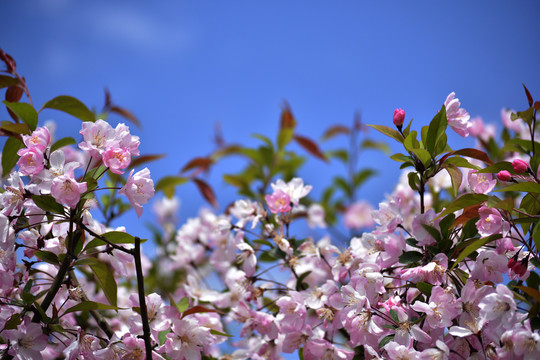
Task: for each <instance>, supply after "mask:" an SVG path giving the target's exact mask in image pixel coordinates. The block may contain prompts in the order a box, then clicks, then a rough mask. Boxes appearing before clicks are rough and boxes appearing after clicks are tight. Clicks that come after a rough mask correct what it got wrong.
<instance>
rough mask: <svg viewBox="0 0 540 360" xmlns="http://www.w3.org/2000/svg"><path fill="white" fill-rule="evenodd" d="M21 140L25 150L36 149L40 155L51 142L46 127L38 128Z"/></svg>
mask: <svg viewBox="0 0 540 360" xmlns="http://www.w3.org/2000/svg"><path fill="white" fill-rule="evenodd" d="M22 138H23V142H24V145H26V147H27V148H36V149H37V150H39V151H40V152H42V153H43V152H44V151H45V149H46V148H47V146H49V143H50V141H51V135H50V133H49V129H47V128H46V127H38V128H37V129H36V130H34V131H33V132H32V134H31V135H23V136H22Z"/></svg>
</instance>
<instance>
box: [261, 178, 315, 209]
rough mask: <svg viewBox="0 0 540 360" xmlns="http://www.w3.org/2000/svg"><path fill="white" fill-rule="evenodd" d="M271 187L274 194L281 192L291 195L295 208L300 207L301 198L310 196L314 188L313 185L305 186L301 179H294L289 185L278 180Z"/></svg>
mask: <svg viewBox="0 0 540 360" xmlns="http://www.w3.org/2000/svg"><path fill="white" fill-rule="evenodd" d="M270 186H272V190H273V191H274V193H276V192H277V191H278V190H281V191H283V192H284V193H286V194H287V195H289V199H290V202H292V203H293V204H294V205H295V206H297V205H298V203H299V201H300V199H301V198H303V197H305V196H307V194H309V192H310V191H311V188H312V186H311V185H304V181H303V180H302V179H301V178H293V179H292V180H291V181H289V182H288V183H285V182H284V181H283V180H281V179H278V180H277V181H276V183H275V184H270Z"/></svg>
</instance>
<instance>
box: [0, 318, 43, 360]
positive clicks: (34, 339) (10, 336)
mask: <svg viewBox="0 0 540 360" xmlns="http://www.w3.org/2000/svg"><path fill="white" fill-rule="evenodd" d="M2 334H3V336H5V337H6V339H7V340H9V343H10V346H11V348H10V350H9V351H8V353H9V354H10V355H12V356H14V358H15V359H17V360H39V359H43V357H42V355H41V351H42V350H44V349H45V347H46V346H47V335H45V334H43V331H42V329H41V325H40V324H36V323H33V322H32V320H31V319H30V318H29V317H27V316H26V317H25V318H24V320H23V322H22V323H21V324H20V325H18V326H17V329H16V330H4V331H3V332H2Z"/></svg>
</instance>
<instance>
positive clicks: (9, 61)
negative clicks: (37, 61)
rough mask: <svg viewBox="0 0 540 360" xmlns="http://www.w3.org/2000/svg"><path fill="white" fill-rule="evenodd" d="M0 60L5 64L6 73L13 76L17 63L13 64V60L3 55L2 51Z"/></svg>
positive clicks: (7, 55)
mask: <svg viewBox="0 0 540 360" xmlns="http://www.w3.org/2000/svg"><path fill="white" fill-rule="evenodd" d="M0 60H2V61H3V62H4V63H5V64H6V66H7V72H8V73H10V74H15V71H16V70H17V63H15V60H13V58H12V57H11V56H10V55H9V54H7V53H5V52H4V51H3V50H2V49H0Z"/></svg>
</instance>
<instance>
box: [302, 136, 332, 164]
mask: <svg viewBox="0 0 540 360" xmlns="http://www.w3.org/2000/svg"><path fill="white" fill-rule="evenodd" d="M294 140H296V142H297V143H298V144H299V145H300V146H301V147H303V148H304V149H305V150H306V151H307V152H309V153H310V154H311V155H313V156H315V157H318V158H319V159H321V160H323V161H327V159H326V156H324V154H323V152H322V151H321V149H320V148H319V145H317V143H315V142H314V141H313V140H311V139H310V138H307V137H305V136H300V135H294Z"/></svg>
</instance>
